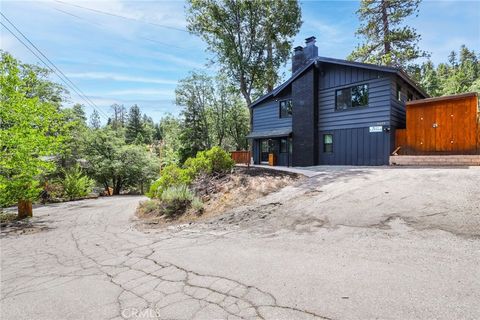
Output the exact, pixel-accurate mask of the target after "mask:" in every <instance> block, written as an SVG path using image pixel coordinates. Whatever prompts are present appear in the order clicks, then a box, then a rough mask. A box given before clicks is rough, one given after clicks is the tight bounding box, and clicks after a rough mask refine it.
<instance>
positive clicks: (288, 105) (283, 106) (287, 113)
mask: <svg viewBox="0 0 480 320" xmlns="http://www.w3.org/2000/svg"><path fill="white" fill-rule="evenodd" d="M292 111H293V104H292V100H290V99H289V100H283V101H280V118H291V117H292Z"/></svg>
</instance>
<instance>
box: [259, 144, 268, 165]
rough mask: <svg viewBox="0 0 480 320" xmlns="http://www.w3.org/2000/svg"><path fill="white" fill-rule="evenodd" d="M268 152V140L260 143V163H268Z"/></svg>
mask: <svg viewBox="0 0 480 320" xmlns="http://www.w3.org/2000/svg"><path fill="white" fill-rule="evenodd" d="M269 152H270V145H269V141H268V140H262V141H261V142H260V162H268V154H269Z"/></svg>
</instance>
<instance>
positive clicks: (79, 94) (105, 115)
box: [0, 12, 109, 119]
mask: <svg viewBox="0 0 480 320" xmlns="http://www.w3.org/2000/svg"><path fill="white" fill-rule="evenodd" d="M0 15H2V17H3V18H4V19H5V20H6V21H8V23H9V24H10V25H12V26H13V28H14V29H15V30H16V31H17V32H18V33H20V34H21V35H22V37H23V38H24V39H25V40H26V41H28V43H29V44H30V45H31V46H33V47H34V48H35V49H36V51H37V52H38V53H40V55H41V56H43V58H45V59H46V60H47V61H48V62H49V63H50V64H51V65H52V66H53V67H54V68H55V69H56V70H57V71H58V72H57V71H55V70H54V69H52V67H51V66H50V65H49V64H48V63H46V62H45V61H44V60H43V59H42V58H41V57H39V56H38V54H37V53H36V52H35V51H34V50H33V49H32V48H30V46H29V45H27V44H26V43H25V42H24V41H23V40H22V39H20V38H19V37H18V36H17V35H16V34H15V32H13V31H12V30H11V29H10V28H8V27H7V26H6V25H5V24H4V23H3V22H2V21H0V24H1V25H2V26H3V27H4V28H5V29H7V31H8V32H10V33H11V34H12V35H13V36H14V37H15V38H16V39H17V40H18V41H20V43H21V44H23V45H24V46H25V47H26V48H27V49H28V50H29V51H30V52H31V53H32V54H33V55H34V56H35V57H37V58H38V59H39V60H40V61H41V62H42V63H43V64H44V65H45V66H46V67H47V68H48V69H50V70H51V71H52V72H53V73H55V74H56V75H57V76H58V78H59V79H60V80H61V81H62V82H63V83H65V85H67V86H68V87H69V88H70V89H72V90H73V91H74V92H75V93H76V94H77V95H78V96H79V97H80V98H82V99H83V100H84V101H86V102H87V104H89V105H90V106H91V107H93V108H94V109H96V110H97V111H99V112H100V113H101V114H102V115H103V116H104V117H105V118H106V119H108V118H109V117H108V115H107V114H106V113H105V112H103V110H101V109H100V108H99V107H98V106H97V105H96V104H95V103H94V102H93V101H92V100H91V99H90V98H89V97H88V96H87V95H86V94H85V93H83V91H82V90H81V89H80V88H78V87H77V86H76V85H75V83H73V82H72V81H71V80H70V79H69V78H68V77H67V76H66V75H65V74H64V73H63V72H62V71H61V70H60V69H59V68H58V67H57V66H56V65H55V64H54V63H53V62H52V61H51V60H50V59H48V57H47V56H46V55H45V54H43V52H42V51H40V49H38V48H37V47H36V46H35V45H34V44H33V43H32V42H31V41H30V40H29V39H28V38H27V37H26V36H25V35H24V34H23V33H22V32H21V31H20V30H19V29H18V28H17V27H16V26H15V25H14V24H13V23H12V22H11V21H10V20H9V19H8V18H7V17H6V16H5V15H4V14H3V13H1V12H0ZM59 73H60V74H61V75H62V76H63V77H62V76H61V75H60V74H59ZM64 78H65V79H64Z"/></svg>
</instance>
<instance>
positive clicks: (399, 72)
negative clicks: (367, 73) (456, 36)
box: [249, 57, 429, 108]
mask: <svg viewBox="0 0 480 320" xmlns="http://www.w3.org/2000/svg"><path fill="white" fill-rule="evenodd" d="M317 62H324V63H332V64H339V65H344V66H349V67H357V68H365V69H370V70H377V71H382V72H389V73H394V74H396V75H398V76H399V77H400V78H402V79H403V80H404V81H405V82H407V83H408V84H410V85H411V86H412V87H414V88H415V89H416V90H417V91H418V92H420V93H421V94H422V95H423V96H424V98H428V97H429V96H428V94H427V93H425V92H424V91H423V90H422V89H421V88H420V87H419V86H418V85H417V84H416V83H415V82H414V81H413V80H412V79H410V78H409V77H408V75H407V74H406V73H405V72H404V71H403V70H401V69H397V68H393V67H387V66H379V65H376V64H370V63H361V62H355V61H348V60H342V59H334V58H327V57H316V58H315V59H311V60H310V61H309V62H308V63H307V64H305V66H304V67H303V68H300V69H299V70H297V71H296V72H295V73H293V74H292V76H291V77H290V79H288V80H287V81H285V82H284V83H282V84H281V85H279V86H278V87H276V88H275V89H273V90H272V91H270V92H269V93H267V94H264V95H263V96H261V97H260V98H258V99H257V100H255V101H254V102H252V103H251V104H250V106H249V107H250V108H252V107H254V106H256V105H257V104H259V103H260V102H262V101H265V100H266V99H268V98H270V97H275V96H277V95H278V94H279V93H280V92H281V91H283V89H285V88H286V87H287V86H288V85H290V84H291V83H292V82H293V81H294V80H295V79H297V78H298V77H299V76H300V75H302V74H303V73H304V72H305V71H306V70H308V69H309V68H310V67H311V66H312V65H314V64H315V63H317Z"/></svg>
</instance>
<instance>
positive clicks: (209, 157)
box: [147, 147, 235, 199]
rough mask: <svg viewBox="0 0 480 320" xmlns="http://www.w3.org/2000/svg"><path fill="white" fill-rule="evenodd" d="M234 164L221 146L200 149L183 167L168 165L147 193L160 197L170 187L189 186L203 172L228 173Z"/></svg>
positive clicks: (151, 196) (150, 195)
mask: <svg viewBox="0 0 480 320" xmlns="http://www.w3.org/2000/svg"><path fill="white" fill-rule="evenodd" d="M234 165H235V163H234V161H233V160H232V158H231V157H230V154H229V153H228V152H226V151H225V150H223V149H222V148H220V147H213V148H211V149H210V150H206V151H200V152H198V153H197V156H196V157H195V158H188V159H187V160H186V161H185V163H184V165H183V168H180V167H178V166H177V165H175V164H171V165H168V166H166V167H165V168H164V169H163V170H162V171H161V172H160V178H159V179H158V180H157V181H155V182H154V183H153V184H152V185H151V187H150V191H149V192H148V194H147V195H148V196H149V197H150V198H159V199H160V198H161V196H162V194H163V192H165V190H166V189H168V188H169V187H175V186H181V185H186V186H189V185H190V184H191V183H192V181H193V180H194V179H195V178H196V177H197V176H198V175H199V174H201V173H205V174H212V173H226V172H229V171H231V170H232V168H233V166H234Z"/></svg>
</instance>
